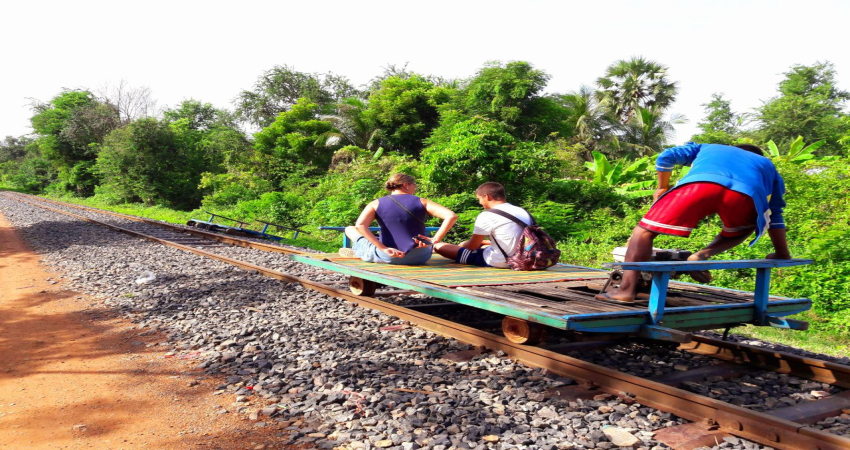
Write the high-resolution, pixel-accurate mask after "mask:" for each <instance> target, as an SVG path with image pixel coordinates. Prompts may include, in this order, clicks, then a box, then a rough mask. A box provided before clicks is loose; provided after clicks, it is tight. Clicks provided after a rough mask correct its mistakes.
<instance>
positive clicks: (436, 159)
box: [422, 117, 560, 194]
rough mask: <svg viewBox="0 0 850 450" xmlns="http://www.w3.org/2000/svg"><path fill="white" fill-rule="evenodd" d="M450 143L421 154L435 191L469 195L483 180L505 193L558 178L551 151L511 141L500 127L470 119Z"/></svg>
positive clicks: (455, 131)
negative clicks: (505, 188) (504, 188)
mask: <svg viewBox="0 0 850 450" xmlns="http://www.w3.org/2000/svg"><path fill="white" fill-rule="evenodd" d="M446 135H448V141H447V142H446V141H443V142H436V143H434V144H433V145H431V146H430V147H428V148H426V149H425V150H424V151H423V152H422V162H423V163H424V164H425V166H426V172H425V177H426V178H427V181H428V183H429V186H432V188H433V189H435V190H436V191H438V192H443V193H449V194H454V193H459V192H471V191H473V190H475V188H476V187H478V186H479V185H480V184H481V183H484V182H485V181H498V182H500V183H502V184H504V185H505V186H506V187H507V188H508V190H511V189H514V188H520V189H521V188H522V186H523V185H525V184H526V183H529V182H532V181H533V180H535V179H541V180H551V179H553V178H554V177H555V176H557V175H558V174H560V165H559V161H558V160H557V158H556V157H555V155H554V153H553V152H552V149H551V148H550V147H547V146H543V145H540V144H535V143H533V142H522V141H518V140H517V139H515V138H514V137H513V136H512V135H511V134H510V133H509V132H508V127H507V126H506V125H504V124H503V123H501V122H497V121H492V120H488V119H485V118H482V117H474V118H472V119H468V120H464V121H461V122H458V123H456V124H454V125H453V126H452V127H451V131H450V132H448V133H446V132H445V131H443V132H441V134H440V136H441V137H443V136H446Z"/></svg>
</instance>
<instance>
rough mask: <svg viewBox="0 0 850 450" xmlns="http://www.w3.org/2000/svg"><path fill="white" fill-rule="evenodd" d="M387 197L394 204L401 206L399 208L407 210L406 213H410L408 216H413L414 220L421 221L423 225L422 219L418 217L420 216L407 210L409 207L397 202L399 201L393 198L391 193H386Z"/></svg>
mask: <svg viewBox="0 0 850 450" xmlns="http://www.w3.org/2000/svg"><path fill="white" fill-rule="evenodd" d="M387 197H388V198H389V199H390V200H392V201H394V202H395V204H396V205H398V206H401V209H403V210H405V211H407V213H408V214H410V217H413V218H414V219H416V221H417V222H419V223H421V224H422V225H425V222H423V221H422V219H420V218H418V217H416V214H413V213H412V212H410V210H409V209H407V208H405V207H404V205H402V204H401V203H399V201H398V200H396V199H394V198H393V196H392V195H388V196H387Z"/></svg>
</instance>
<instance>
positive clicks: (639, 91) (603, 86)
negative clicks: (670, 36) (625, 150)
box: [596, 56, 676, 124]
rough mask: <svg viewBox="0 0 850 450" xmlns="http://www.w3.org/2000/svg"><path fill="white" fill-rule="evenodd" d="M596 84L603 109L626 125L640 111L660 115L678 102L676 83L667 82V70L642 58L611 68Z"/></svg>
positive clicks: (635, 58)
mask: <svg viewBox="0 0 850 450" xmlns="http://www.w3.org/2000/svg"><path fill="white" fill-rule="evenodd" d="M596 83H597V85H598V86H599V90H598V91H597V92H596V98H597V100H598V101H599V103H600V105H601V106H602V107H603V108H605V109H607V110H608V112H609V113H610V114H612V115H613V116H615V117H617V118H618V119H619V121H620V122H621V123H623V124H626V123H627V122H628V121H629V120H631V119H632V117H634V116H635V115H636V114H637V109H638V108H646V109H651V110H653V111H657V112H661V111H664V110H665V109H667V107H669V106H670V104H672V103H673V100H675V99H676V83H675V82H671V81H669V80H668V79H667V67H666V66H664V65H661V64H658V63H656V62H655V61H650V60H647V59H645V58H643V57H642V56H636V57H633V58H632V59H630V60H628V61H626V60H620V61H617V62H615V63H614V64H611V65H610V66H608V69H606V71H605V76H603V77H600V78H599V79H597V80H596Z"/></svg>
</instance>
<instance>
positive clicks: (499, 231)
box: [472, 203, 531, 268]
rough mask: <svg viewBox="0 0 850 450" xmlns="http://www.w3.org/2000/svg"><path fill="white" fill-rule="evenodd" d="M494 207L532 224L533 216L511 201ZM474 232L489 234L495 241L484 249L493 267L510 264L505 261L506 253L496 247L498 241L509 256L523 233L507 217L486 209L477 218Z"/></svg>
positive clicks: (487, 259)
mask: <svg viewBox="0 0 850 450" xmlns="http://www.w3.org/2000/svg"><path fill="white" fill-rule="evenodd" d="M492 209H498V210H501V211H504V212H506V213H508V214H510V215H512V216H514V217H516V218H517V219H519V220H521V221H523V222H525V223H526V224H529V225H530V224H531V216H529V215H528V213H527V212H525V210H524V209H522V208H520V207H519V206H514V205H511V204H510V203H501V204H498V205H496V206H494V207H493V208H492ZM472 234H477V235H480V236H488V238H489V239H491V240H493V241H494V242H493V245H491V246H489V247H485V248H484V250H482V251H483V256H484V261H486V262H487V264H490V265H491V266H493V267H499V268H507V267H508V264H507V262H505V255H503V254H502V252H501V251H500V250H499V247H496V242H498V243H499V245H500V246H501V247H502V250H504V251H505V253H507V254H508V256H511V255H513V253H514V247H516V243H517V241H518V240H519V237H520V236H521V235H522V228H520V226H519V225H517V224H516V223H514V221H513V220H511V219H508V218H507V217H502V216H500V215H498V214H495V213H490V212H487V211H484V212H483V213H481V214H479V215H478V217H476V218H475V228H474V229H473V230H472Z"/></svg>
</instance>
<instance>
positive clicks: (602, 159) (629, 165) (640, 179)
mask: <svg viewBox="0 0 850 450" xmlns="http://www.w3.org/2000/svg"><path fill="white" fill-rule="evenodd" d="M585 165H586V166H587V168H588V169H590V170H591V171H592V172H593V182H594V183H596V184H602V185H607V186H611V187H615V191H616V192H617V193H618V194H622V195H626V196H629V197H647V196H650V195H652V193H653V192H654V189H652V188H653V185H654V184H655V167H654V166H653V165H652V160H651V159H650V158H649V157H648V156H644V157H642V158H640V159H638V160H635V161H629V160H628V159H619V160H617V162H616V163H614V164H611V163H610V162H609V161H608V158H607V157H606V156H605V155H603V154H602V153H599V152H596V151H594V152H593V162H586V163H585Z"/></svg>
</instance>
